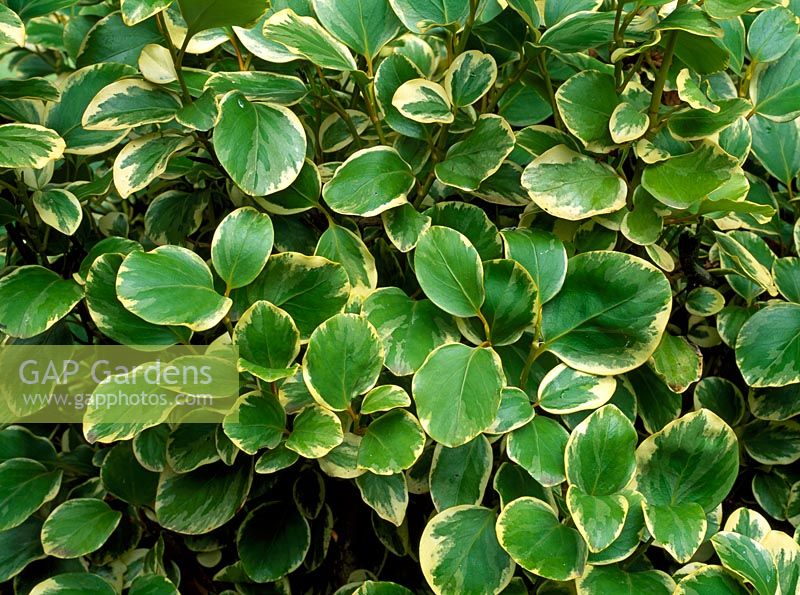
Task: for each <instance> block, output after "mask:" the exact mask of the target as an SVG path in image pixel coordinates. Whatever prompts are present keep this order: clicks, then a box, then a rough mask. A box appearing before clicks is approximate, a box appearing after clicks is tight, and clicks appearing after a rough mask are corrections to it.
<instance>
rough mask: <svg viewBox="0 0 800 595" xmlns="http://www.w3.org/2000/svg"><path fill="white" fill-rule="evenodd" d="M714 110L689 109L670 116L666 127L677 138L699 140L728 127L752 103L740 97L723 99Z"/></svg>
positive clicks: (748, 108)
mask: <svg viewBox="0 0 800 595" xmlns="http://www.w3.org/2000/svg"><path fill="white" fill-rule="evenodd" d="M716 106H717V107H718V108H719V109H718V110H717V111H716V112H711V111H708V110H706V109H689V110H684V111H680V112H678V113H676V114H673V115H672V116H670V119H669V124H668V128H669V131H670V133H672V136H674V137H675V138H677V139H679V140H700V139H702V138H705V137H711V136H713V135H714V134H716V133H718V132H720V131H722V130H723V129H725V128H727V127H729V126H730V125H731V124H733V123H734V122H735V121H736V120H737V119H739V118H741V117H742V116H744V115H746V114H747V113H749V112H750V110H751V108H752V105H751V104H750V102H749V101H747V100H745V99H741V98H734V99H724V100H722V101H719V102H717V104H716Z"/></svg>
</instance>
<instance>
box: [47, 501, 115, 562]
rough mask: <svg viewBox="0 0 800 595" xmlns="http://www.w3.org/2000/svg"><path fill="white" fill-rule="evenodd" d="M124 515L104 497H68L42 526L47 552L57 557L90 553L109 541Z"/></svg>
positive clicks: (73, 556)
mask: <svg viewBox="0 0 800 595" xmlns="http://www.w3.org/2000/svg"><path fill="white" fill-rule="evenodd" d="M121 517H122V515H121V514H120V513H119V512H117V511H116V510H111V508H110V507H109V506H108V504H106V503H105V502H103V501H102V500H97V499H95V498H74V499H72V500H67V501H66V502H64V503H63V504H61V505H59V506H58V507H56V508H55V509H54V510H53V512H51V513H50V516H48V517H47V520H46V521H45V522H44V525H42V547H43V548H44V553H45V554H47V555H48V556H55V557H56V558H77V557H79V556H85V555H86V554H90V553H92V552H93V551H95V550H97V549H99V548H100V547H101V546H102V545H103V544H104V543H105V542H106V540H107V539H108V538H109V536H110V535H111V533H113V532H114V529H116V527H117V525H118V524H119V522H120V518H121Z"/></svg>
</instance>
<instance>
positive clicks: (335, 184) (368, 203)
mask: <svg viewBox="0 0 800 595" xmlns="http://www.w3.org/2000/svg"><path fill="white" fill-rule="evenodd" d="M413 186H414V174H413V173H412V171H411V168H410V167H409V166H408V164H407V163H406V162H405V161H403V158H402V157H400V154H399V153H398V152H397V151H395V150H394V149H392V148H390V147H372V148H370V149H362V150H361V151H357V152H355V153H354V154H353V155H351V156H350V157H349V158H348V159H347V160H346V161H345V162H344V163H342V164H341V165H340V166H339V167H338V168H337V169H336V172H335V173H334V175H333V178H332V179H331V180H330V181H329V182H328V183H327V184H325V186H324V187H323V188H322V198H324V199H325V202H326V203H328V205H329V206H330V207H331V209H333V210H334V211H336V212H337V213H341V214H342V215H358V216H360V217H372V216H375V215H379V214H380V213H382V212H383V211H386V210H388V209H391V208H393V207H397V206H399V205H402V204H405V203H406V202H407V195H408V193H409V191H410V190H411V188H412V187H413Z"/></svg>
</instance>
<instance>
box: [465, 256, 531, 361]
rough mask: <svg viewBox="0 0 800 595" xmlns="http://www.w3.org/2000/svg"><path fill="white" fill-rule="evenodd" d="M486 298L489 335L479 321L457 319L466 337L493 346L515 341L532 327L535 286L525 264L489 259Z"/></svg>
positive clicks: (483, 308)
mask: <svg viewBox="0 0 800 595" xmlns="http://www.w3.org/2000/svg"><path fill="white" fill-rule="evenodd" d="M483 285H484V291H485V293H486V299H485V300H484V302H483V305H482V306H481V312H482V314H483V317H484V319H485V320H486V322H487V323H488V326H489V329H490V331H491V332H490V335H489V337H486V334H485V332H486V331H485V330H484V329H483V328H481V327H480V324H479V323H478V321H476V320H463V319H460V320H459V321H458V324H459V327H460V328H461V329H462V332H463V333H464V335H465V336H466V337H469V338H470V340H471V341H473V342H475V343H481V342H482V341H483V340H484V339H485V338H486V339H487V340H489V341H490V342H491V344H492V345H510V344H512V343H515V342H516V341H517V340H518V339H519V338H520V337H521V336H522V333H523V332H524V331H525V330H526V329H528V328H532V327H533V324H534V320H535V318H536V304H537V302H536V286H535V285H534V283H533V279H531V276H530V275H529V274H528V272H527V271H526V270H525V269H524V268H522V266H521V265H520V264H519V263H517V262H515V261H513V260H509V259H497V260H489V261H486V262H484V264H483Z"/></svg>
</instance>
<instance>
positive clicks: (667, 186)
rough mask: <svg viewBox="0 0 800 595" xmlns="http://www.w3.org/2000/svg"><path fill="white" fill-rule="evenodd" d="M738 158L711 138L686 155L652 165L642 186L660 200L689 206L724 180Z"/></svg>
mask: <svg viewBox="0 0 800 595" xmlns="http://www.w3.org/2000/svg"><path fill="white" fill-rule="evenodd" d="M736 165H737V163H736V160H735V159H734V158H733V157H731V156H730V155H728V154H727V153H725V152H724V151H722V150H721V149H720V148H719V147H717V146H716V145H714V144H712V143H710V142H704V143H702V144H701V145H700V146H699V147H698V148H697V149H695V150H694V151H692V152H691V153H688V154H686V155H680V156H678V157H671V158H670V159H667V160H666V161H661V162H660V163H655V164H652V165H648V166H647V167H646V168H645V170H644V173H643V174H642V186H643V187H644V188H645V189H646V190H647V191H648V192H649V193H650V194H652V195H653V196H654V197H655V198H656V199H658V200H659V201H660V202H662V203H664V204H665V205H667V206H670V207H674V208H676V209H686V208H689V207H690V206H692V205H694V204H696V203H697V202H699V201H701V200H702V199H703V198H705V197H707V196H708V195H709V194H710V193H711V192H713V191H714V190H716V189H717V188H719V187H720V186H721V185H722V184H724V183H725V182H726V181H727V180H728V179H730V176H731V174H732V170H733V168H734V167H736Z"/></svg>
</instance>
